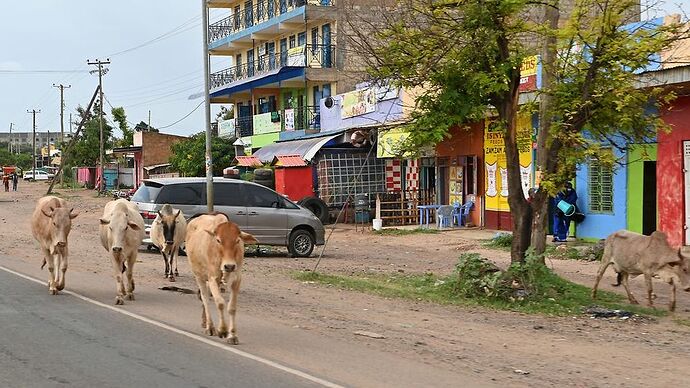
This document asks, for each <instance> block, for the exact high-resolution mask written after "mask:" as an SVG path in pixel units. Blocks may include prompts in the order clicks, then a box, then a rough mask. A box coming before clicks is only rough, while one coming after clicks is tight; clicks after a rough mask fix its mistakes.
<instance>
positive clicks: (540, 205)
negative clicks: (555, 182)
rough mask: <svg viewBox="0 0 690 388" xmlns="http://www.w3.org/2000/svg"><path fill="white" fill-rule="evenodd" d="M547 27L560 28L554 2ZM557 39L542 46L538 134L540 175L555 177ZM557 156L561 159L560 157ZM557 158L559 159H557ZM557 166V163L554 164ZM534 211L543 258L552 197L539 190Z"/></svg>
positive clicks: (536, 246)
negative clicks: (552, 135) (553, 126)
mask: <svg viewBox="0 0 690 388" xmlns="http://www.w3.org/2000/svg"><path fill="white" fill-rule="evenodd" d="M543 7H544V23H545V24H548V25H549V29H550V30H551V31H555V30H556V29H557V28H558V19H559V17H560V15H559V11H558V0H553V1H552V4H545V5H544V6H543ZM556 44H557V41H556V36H555V35H548V36H547V37H546V38H545V39H544V42H543V45H542V53H541V63H542V85H541V86H542V90H543V91H545V92H544V93H542V94H541V95H540V100H539V132H538V133H537V160H536V163H537V171H540V172H541V173H542V174H548V173H552V172H554V171H549V170H550V169H549V168H548V165H549V162H550V159H551V157H552V156H551V152H548V151H549V150H547V143H548V140H549V131H550V130H551V117H552V113H551V112H552V108H551V107H552V96H551V94H550V90H551V86H552V85H553V83H554V79H555V77H556V74H555V70H556V69H555V68H554V66H555V60H556ZM556 155H558V154H557V153H556ZM556 157H557V156H556ZM553 164H555V163H553ZM532 211H533V212H534V216H533V218H532V241H531V245H532V247H533V248H534V251H535V253H536V254H537V255H541V254H543V253H544V251H545V250H546V235H547V229H548V225H549V196H548V193H546V192H545V191H544V190H538V191H537V192H536V193H535V195H534V197H533V198H532Z"/></svg>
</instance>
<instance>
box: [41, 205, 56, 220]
mask: <svg viewBox="0 0 690 388" xmlns="http://www.w3.org/2000/svg"><path fill="white" fill-rule="evenodd" d="M53 210H54V209H53V208H52V207H50V208H48V211H47V212H46V209H41V213H43V215H44V216H46V217H48V218H51V217H52V216H53Z"/></svg>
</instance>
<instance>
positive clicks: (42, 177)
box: [24, 170, 54, 181]
mask: <svg viewBox="0 0 690 388" xmlns="http://www.w3.org/2000/svg"><path fill="white" fill-rule="evenodd" d="M53 177H54V175H53V174H49V173H47V172H45V171H41V170H36V171H31V170H29V171H25V172H24V180H25V181H47V180H50V179H53Z"/></svg>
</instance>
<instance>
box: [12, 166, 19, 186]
mask: <svg viewBox="0 0 690 388" xmlns="http://www.w3.org/2000/svg"><path fill="white" fill-rule="evenodd" d="M17 184H19V175H17V172H16V171H15V172H13V173H12V191H17Z"/></svg>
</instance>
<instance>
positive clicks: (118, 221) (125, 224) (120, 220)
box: [100, 211, 141, 254]
mask: <svg viewBox="0 0 690 388" xmlns="http://www.w3.org/2000/svg"><path fill="white" fill-rule="evenodd" d="M100 221H101V225H104V226H106V227H107V228H108V229H109V230H110V239H111V244H110V250H111V251H112V252H113V253H115V254H120V253H121V252H122V248H123V247H124V246H125V239H126V236H127V230H129V229H130V228H131V229H132V230H140V229H141V228H140V227H139V225H138V224H137V223H136V222H134V221H132V220H130V219H129V217H128V216H127V213H126V212H124V211H114V212H113V213H112V215H111V216H110V219H105V218H101V220H100Z"/></svg>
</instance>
